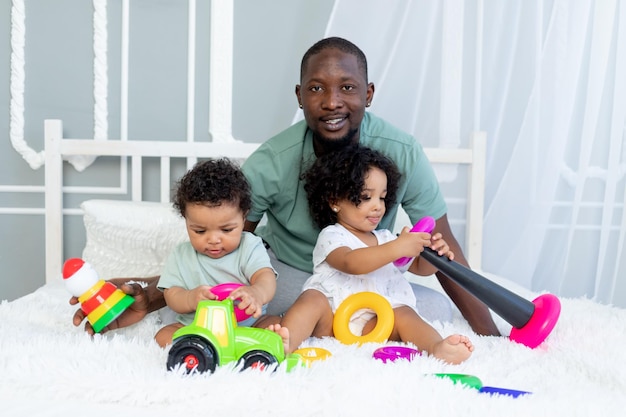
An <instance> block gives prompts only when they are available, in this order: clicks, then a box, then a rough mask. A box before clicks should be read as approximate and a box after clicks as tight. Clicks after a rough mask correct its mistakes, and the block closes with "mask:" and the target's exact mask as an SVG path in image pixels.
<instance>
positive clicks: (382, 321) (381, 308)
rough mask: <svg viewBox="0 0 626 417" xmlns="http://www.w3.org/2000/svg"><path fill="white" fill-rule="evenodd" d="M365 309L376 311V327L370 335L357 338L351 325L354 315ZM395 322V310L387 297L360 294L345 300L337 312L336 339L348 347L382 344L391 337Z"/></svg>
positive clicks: (335, 319)
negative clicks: (352, 345) (372, 343)
mask: <svg viewBox="0 0 626 417" xmlns="http://www.w3.org/2000/svg"><path fill="white" fill-rule="evenodd" d="M363 308H369V309H372V310H374V313H376V317H377V321H376V326H375V327H374V329H373V330H372V331H371V332H369V333H368V334H366V335H363V336H357V335H355V334H354V333H352V332H351V331H350V327H349V323H350V319H351V318H352V315H353V314H354V313H355V312H357V311H358V310H361V309H363ZM393 322H394V318H393V308H392V307H391V304H390V303H389V301H387V299H386V298H385V297H383V296H382V295H380V294H376V293H374V292H358V293H356V294H352V295H351V296H349V297H348V298H346V299H345V300H343V302H342V303H341V304H340V305H339V307H338V308H337V311H335V317H334V319H333V333H335V338H337V339H338V340H339V341H340V342H342V343H345V344H347V345H351V344H354V343H358V344H363V343H369V342H374V343H382V342H384V341H386V340H387V339H388V338H389V336H390V335H391V332H392V331H393Z"/></svg>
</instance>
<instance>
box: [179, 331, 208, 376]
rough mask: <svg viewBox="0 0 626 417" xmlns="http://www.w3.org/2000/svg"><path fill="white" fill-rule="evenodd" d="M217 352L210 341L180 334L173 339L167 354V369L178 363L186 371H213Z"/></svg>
mask: <svg viewBox="0 0 626 417" xmlns="http://www.w3.org/2000/svg"><path fill="white" fill-rule="evenodd" d="M218 359H219V358H218V357H217V353H216V352H215V348H214V347H213V345H211V343H209V342H207V341H206V340H204V339H202V338H200V337H197V336H182V337H180V338H178V339H176V340H175V341H174V344H173V345H172V347H171V348H170V351H169V354H168V356H167V369H168V370H170V371H171V370H173V369H174V368H175V367H177V366H178V365H180V366H182V367H183V368H184V369H185V370H186V371H187V373H188V374H189V373H192V372H200V373H202V372H206V371H209V372H211V373H213V372H214V371H215V368H216V366H217V364H218Z"/></svg>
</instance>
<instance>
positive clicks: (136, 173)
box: [44, 120, 486, 283]
mask: <svg viewBox="0 0 626 417" xmlns="http://www.w3.org/2000/svg"><path fill="white" fill-rule="evenodd" d="M44 139H45V258H46V283H50V282H53V281H55V279H56V277H59V276H60V271H61V267H62V263H63V214H66V213H68V212H69V211H70V209H66V208H64V206H63V195H64V193H66V192H67V191H69V187H66V186H65V185H64V180H63V159H64V157H68V156H72V155H85V156H121V157H130V158H131V164H130V170H131V173H130V175H131V180H130V181H131V200H132V201H141V200H142V158H144V157H157V158H160V198H161V201H162V202H167V201H169V193H170V190H171V185H172V184H171V180H170V168H171V161H170V159H171V158H187V161H188V165H190V164H193V162H194V161H195V160H196V159H197V158H207V157H217V156H225V157H230V158H247V157H248V156H249V155H250V154H251V153H252V152H253V151H254V150H255V149H256V148H257V147H258V145H259V144H256V143H243V142H181V141H143V140H125V141H123V140H106V141H101V140H93V139H66V138H63V123H62V122H61V120H46V121H45V126H44ZM424 150H425V152H426V155H427V156H428V159H429V160H430V161H431V163H433V164H455V165H457V164H466V165H468V166H469V176H470V177H469V178H468V181H467V183H468V190H467V191H468V194H467V204H466V207H467V213H466V223H465V228H466V232H465V236H466V241H465V251H464V252H465V255H466V258H467V260H468V262H469V263H470V265H472V268H474V269H480V266H481V258H482V232H483V205H484V203H483V201H484V183H485V157H486V134H485V132H473V133H472V137H471V147H470V148H466V149H444V148H425V149H424Z"/></svg>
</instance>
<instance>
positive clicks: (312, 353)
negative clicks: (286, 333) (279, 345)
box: [293, 347, 331, 366]
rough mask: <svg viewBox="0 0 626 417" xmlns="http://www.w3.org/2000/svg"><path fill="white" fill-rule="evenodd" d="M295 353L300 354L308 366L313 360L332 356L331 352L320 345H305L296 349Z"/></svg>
mask: <svg viewBox="0 0 626 417" xmlns="http://www.w3.org/2000/svg"><path fill="white" fill-rule="evenodd" d="M293 353H297V354H298V355H300V357H301V358H302V360H303V361H304V363H306V365H307V366H311V363H312V362H315V361H319V360H324V359H326V358H328V357H329V356H331V353H330V352H329V351H327V350H326V349H324V348H319V347H304V348H300V349H296V350H295V351H294V352H293Z"/></svg>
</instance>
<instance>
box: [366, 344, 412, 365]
mask: <svg viewBox="0 0 626 417" xmlns="http://www.w3.org/2000/svg"><path fill="white" fill-rule="evenodd" d="M418 355H421V353H420V351H419V350H417V349H413V348H410V347H406V346H383V347H380V348H378V349H376V350H375V351H374V353H373V354H372V357H373V358H374V359H380V360H381V361H383V363H387V361H389V362H395V361H396V360H397V359H406V360H408V361H412V360H413V358H415V357H416V356H418Z"/></svg>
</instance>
